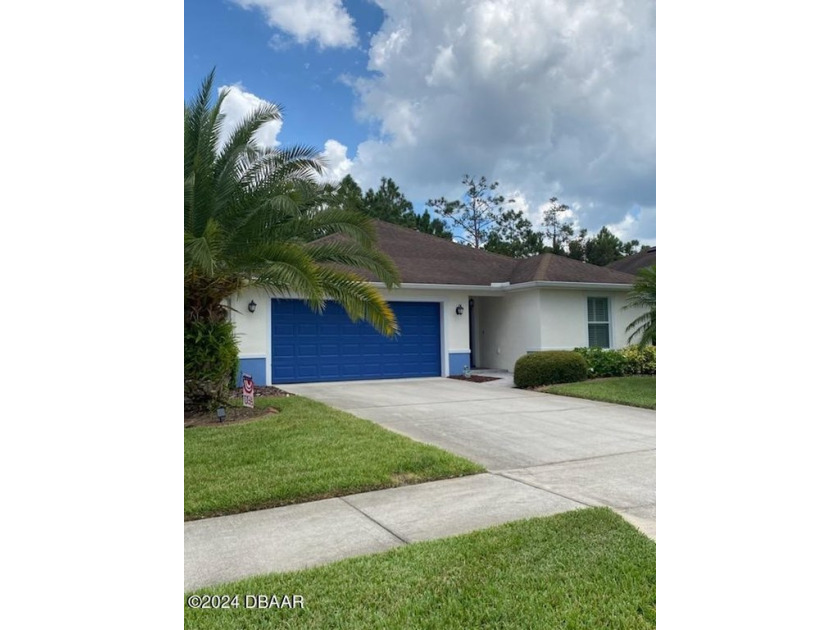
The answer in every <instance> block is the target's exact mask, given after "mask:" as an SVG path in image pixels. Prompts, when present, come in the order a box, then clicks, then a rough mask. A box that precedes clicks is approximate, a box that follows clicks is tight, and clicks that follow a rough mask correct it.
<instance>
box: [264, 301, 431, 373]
mask: <svg viewBox="0 0 840 630" xmlns="http://www.w3.org/2000/svg"><path fill="white" fill-rule="evenodd" d="M391 308H392V310H393V311H394V314H395V315H396V317H397V322H398V324H399V326H400V330H401V334H400V335H398V336H397V337H395V338H391V339H388V338H386V337H384V336H382V335H381V334H379V333H378V332H376V330H374V328H373V327H372V326H371V325H370V324H368V323H366V322H356V323H353V322H351V321H350V318H349V317H348V316H347V314H346V313H345V312H344V310H343V309H341V307H339V306H338V305H336V304H335V303H333V302H328V303H327V306H326V308H325V309H324V311H323V313H321V314H316V313H313V312H312V311H311V310H310V309H309V308H308V307H307V306H306V305H305V304H304V303H303V302H302V301H300V300H285V299H274V300H272V305H271V346H272V360H271V361H272V378H271V380H272V382H273V383H300V382H317V381H336V380H358V379H376V378H406V377H413V376H440V374H441V360H440V351H441V347H440V346H441V344H440V339H441V331H440V304H439V303H437V302H392V303H391Z"/></svg>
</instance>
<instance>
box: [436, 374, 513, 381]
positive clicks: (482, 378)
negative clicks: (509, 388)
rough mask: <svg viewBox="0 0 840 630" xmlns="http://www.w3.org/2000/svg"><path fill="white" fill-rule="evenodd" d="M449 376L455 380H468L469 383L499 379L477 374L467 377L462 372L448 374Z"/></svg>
mask: <svg viewBox="0 0 840 630" xmlns="http://www.w3.org/2000/svg"><path fill="white" fill-rule="evenodd" d="M449 378H454V379H455V380H456V381H469V382H470V383H486V382H487V381H498V380H500V379H498V378H496V377H495V376H478V375H477V374H471V375H470V377H469V378H467V377H466V376H464V375H463V374H460V375H458V376H450V377H449Z"/></svg>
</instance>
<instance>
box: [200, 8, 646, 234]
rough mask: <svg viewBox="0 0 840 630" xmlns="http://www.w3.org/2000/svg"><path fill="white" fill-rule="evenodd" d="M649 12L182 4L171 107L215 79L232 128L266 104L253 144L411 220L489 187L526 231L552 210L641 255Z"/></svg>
mask: <svg viewBox="0 0 840 630" xmlns="http://www.w3.org/2000/svg"><path fill="white" fill-rule="evenodd" d="M654 11H655V7H654V3H653V2H652V1H651V0H638V1H637V0H627V1H624V2H621V1H620V0H583V1H580V0H574V1H570V2H566V1H564V0H447V1H446V2H441V1H440V0H414V1H408V0H376V2H373V1H368V0H352V1H349V0H345V1H344V2H342V1H341V0H204V1H202V2H196V1H194V0H187V1H186V2H185V5H184V22H185V27H184V96H185V99H189V98H191V97H192V95H193V94H194V92H195V90H196V89H197V87H198V85H199V82H200V81H201V79H202V78H203V77H204V76H205V75H206V74H207V73H208V72H209V70H210V69H211V68H212V67H214V66H215V67H216V86H217V87H220V86H230V87H232V93H231V96H229V99H228V100H229V101H230V102H231V104H230V111H229V112H228V115H229V117H230V118H231V119H235V118H236V117H237V116H239V115H242V114H244V112H245V111H247V109H248V108H249V107H251V106H253V105H254V104H255V103H256V102H258V101H257V99H264V100H268V101H271V102H274V103H279V104H281V105H282V106H283V109H284V119H283V123H282V128H281V129H279V133H277V135H276V136H274V133H273V132H276V131H278V130H276V129H273V130H269V131H267V133H266V136H265V138H264V141H265V143H266V144H271V143H273V142H279V143H280V144H308V145H311V146H314V147H316V148H318V149H319V150H322V151H324V154H325V156H326V157H327V159H328V160H329V163H330V165H331V174H332V176H333V177H336V178H340V177H341V176H343V175H345V174H347V173H350V174H351V175H353V177H354V178H355V179H356V180H357V181H358V182H359V184H360V185H361V186H362V187H363V188H365V189H366V188H368V187H375V186H377V185H378V182H379V179H380V178H381V177H392V178H393V179H394V181H395V182H396V183H397V184H398V185H399V186H400V188H401V189H402V190H403V192H404V193H405V194H406V196H407V197H408V198H409V199H411V200H412V201H413V202H414V204H415V210H418V211H422V209H423V203H424V201H425V200H426V199H429V198H431V197H440V196H446V197H449V198H454V197H456V196H458V195H459V194H460V193H461V192H463V187H462V186H461V184H460V181H461V178H462V176H463V175H464V174H465V173H469V174H470V175H474V176H476V177H478V176H481V175H485V176H487V177H488V179H490V180H491V181H492V180H497V181H499V183H500V190H501V191H502V192H504V193H505V194H506V195H507V196H508V197H513V198H515V199H517V206H518V207H519V208H520V209H522V210H523V211H525V212H526V213H527V215H528V216H529V218H531V220H532V222H533V223H534V224H535V226H537V227H539V223H540V221H541V211H542V209H543V208H544V207H545V206H546V205H547V203H548V200H549V198H550V197H552V196H556V197H558V198H559V199H560V201H561V202H564V203H566V204H568V205H570V206H571V207H572V209H573V210H572V213H571V215H570V216H569V217H567V218H568V219H570V220H572V221H573V222H574V223H575V224H576V226H577V227H585V228H587V229H589V230H590V232H594V231H597V230H598V229H599V228H600V227H601V226H602V225H608V226H609V227H610V228H611V229H612V230H613V231H614V232H615V233H617V234H618V235H619V236H620V237H622V238H624V239H629V238H637V239H639V240H640V241H641V242H642V243H648V244H655V242H656V137H655V36H656V33H655V15H654Z"/></svg>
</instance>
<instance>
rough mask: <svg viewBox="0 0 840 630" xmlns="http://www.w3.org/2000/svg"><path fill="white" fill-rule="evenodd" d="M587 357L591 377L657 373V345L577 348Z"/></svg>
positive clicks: (576, 350)
mask: <svg viewBox="0 0 840 630" xmlns="http://www.w3.org/2000/svg"><path fill="white" fill-rule="evenodd" d="M575 352H577V353H578V354H580V355H581V356H582V357H583V358H584V359H586V363H587V365H589V378H606V377H610V376H627V375H628V374H656V346H645V347H644V348H641V347H639V346H627V347H626V348H622V349H621V350H605V349H603V348H575Z"/></svg>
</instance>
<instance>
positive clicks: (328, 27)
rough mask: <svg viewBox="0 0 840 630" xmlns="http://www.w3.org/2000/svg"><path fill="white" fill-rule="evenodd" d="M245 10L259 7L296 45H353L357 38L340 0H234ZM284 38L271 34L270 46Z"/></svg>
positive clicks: (271, 24) (271, 23)
mask: <svg viewBox="0 0 840 630" xmlns="http://www.w3.org/2000/svg"><path fill="white" fill-rule="evenodd" d="M233 2H235V3H236V4H238V5H239V6H241V7H242V8H244V9H253V8H256V9H259V10H261V11H262V13H263V15H264V16H265V18H266V21H267V22H268V24H269V25H270V26H273V27H274V28H277V29H280V30H281V31H284V32H285V33H288V34H289V35H291V36H292V37H294V39H295V41H296V42H298V43H299V44H306V43H308V42H310V41H314V42H317V43H318V46H319V47H320V48H330V47H340V48H349V47H352V46H355V45H356V43H357V41H358V38H357V36H356V27H355V26H354V25H353V18H351V17H350V14H349V13H347V11H346V10H345V9H344V6H343V5H342V4H341V0H233ZM283 42H284V40H283V38H278V37H276V36H275V37H272V39H271V42H270V45H271V46H272V48H275V49H277V48H278V47H282V46H283Z"/></svg>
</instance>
